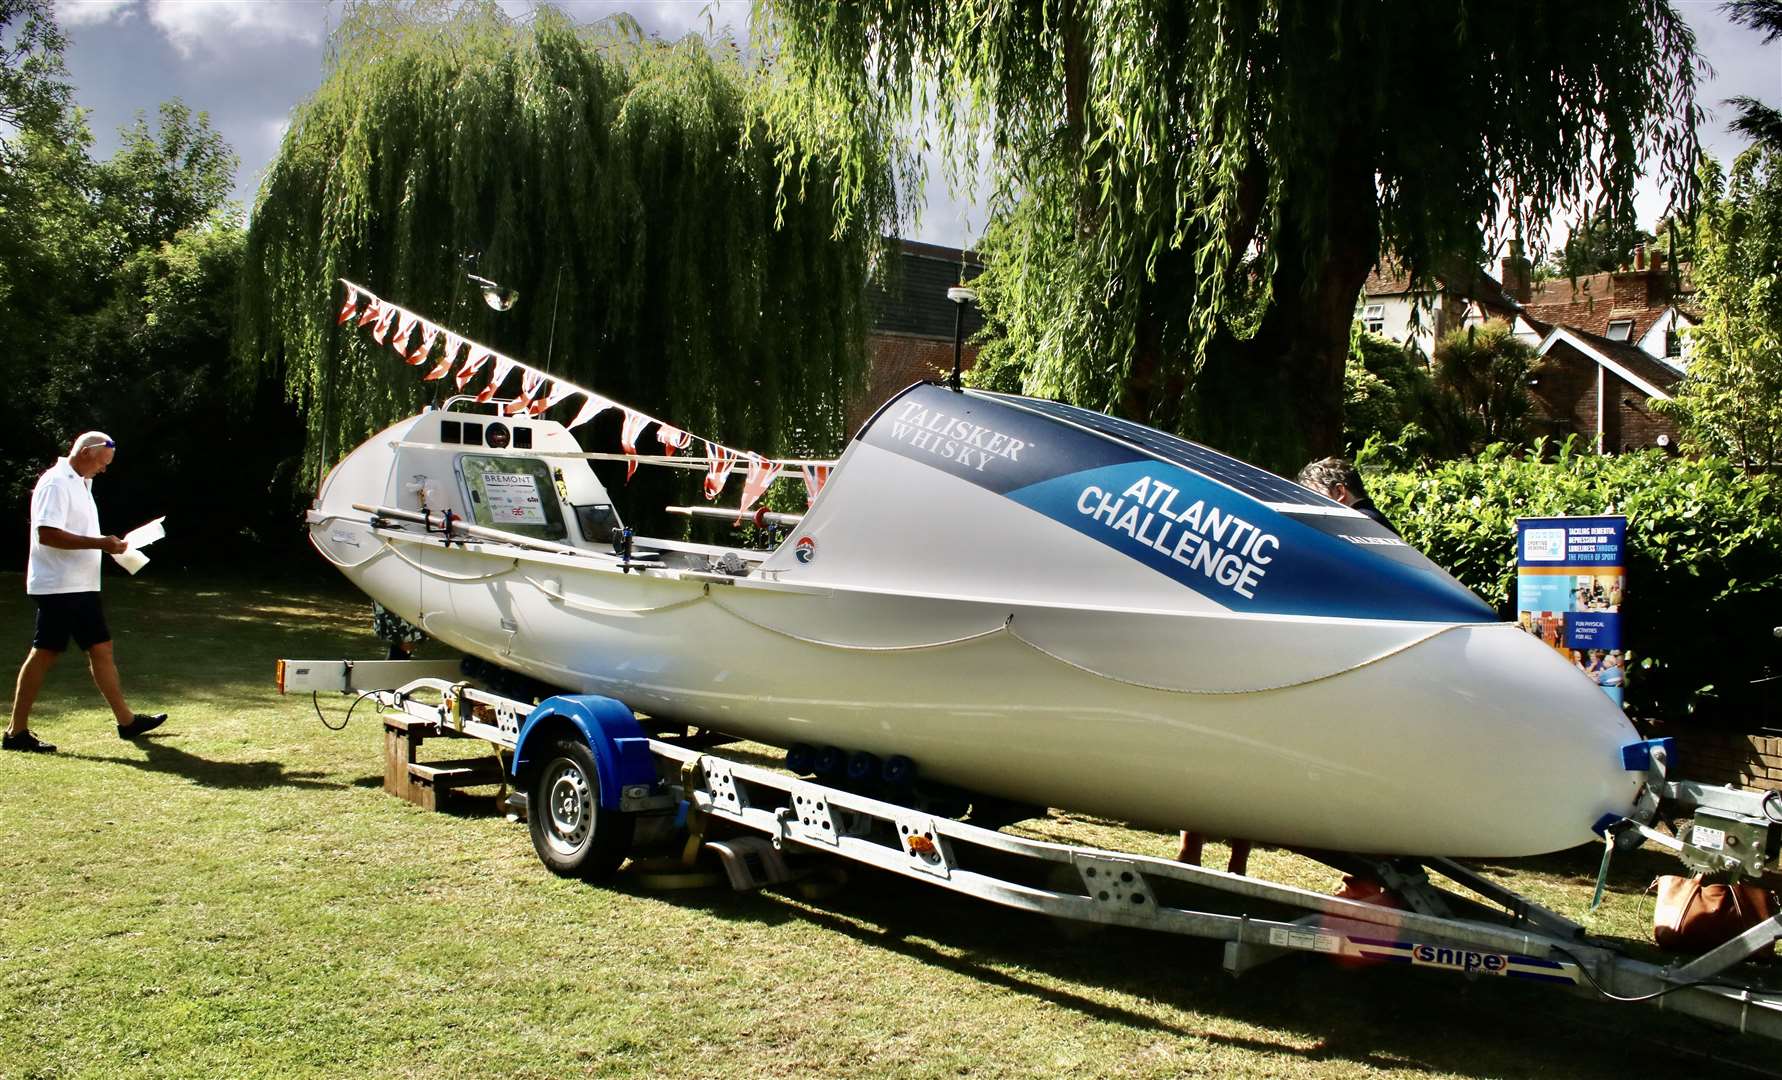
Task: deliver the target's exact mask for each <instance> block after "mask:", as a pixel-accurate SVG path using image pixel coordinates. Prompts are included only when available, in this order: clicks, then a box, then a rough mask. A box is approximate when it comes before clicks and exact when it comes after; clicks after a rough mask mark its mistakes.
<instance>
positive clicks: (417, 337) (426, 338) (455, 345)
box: [334, 278, 834, 521]
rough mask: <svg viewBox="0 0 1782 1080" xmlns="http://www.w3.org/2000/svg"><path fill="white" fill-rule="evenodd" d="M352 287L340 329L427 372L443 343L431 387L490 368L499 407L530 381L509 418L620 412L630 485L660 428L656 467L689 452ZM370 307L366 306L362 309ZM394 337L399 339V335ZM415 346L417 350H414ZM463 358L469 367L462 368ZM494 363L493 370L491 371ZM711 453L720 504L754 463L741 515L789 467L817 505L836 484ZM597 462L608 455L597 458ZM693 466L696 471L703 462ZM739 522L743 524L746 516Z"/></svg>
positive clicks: (460, 381) (710, 470)
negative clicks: (506, 390)
mask: <svg viewBox="0 0 1782 1080" xmlns="http://www.w3.org/2000/svg"><path fill="white" fill-rule="evenodd" d="M340 282H341V284H342V285H344V286H346V299H345V300H344V301H343V302H342V304H341V306H340V309H339V311H338V312H337V313H336V315H335V320H334V321H335V323H336V324H337V325H341V326H344V325H346V323H347V322H348V321H349V320H352V319H354V318H355V317H356V318H357V322H358V326H359V327H360V328H361V329H365V328H369V329H370V330H371V336H372V339H373V340H374V341H376V342H377V343H378V344H380V345H386V344H387V345H389V346H390V347H391V348H392V349H394V350H395V351H396V352H397V354H398V355H400V356H401V357H402V358H403V359H404V360H406V361H407V362H408V363H409V364H411V365H414V366H421V365H424V364H427V363H428V361H429V359H430V358H431V357H432V355H433V346H434V343H435V342H439V341H441V340H442V339H443V355H442V356H440V358H439V359H438V360H437V361H436V362H434V363H432V364H431V366H429V367H427V368H426V374H424V375H422V376H421V381H423V382H434V381H437V380H440V379H444V378H446V377H447V376H451V377H452V378H453V379H454V381H455V382H456V383H457V385H458V389H459V390H466V388H467V387H468V386H469V385H470V381H471V380H472V379H473V378H476V377H477V376H478V375H480V374H482V372H483V371H484V370H485V369H487V370H488V371H489V378H488V381H487V382H485V383H484V384H483V386H482V389H481V390H479V391H477V392H476V395H475V398H474V400H476V401H477V402H481V403H487V402H490V401H493V400H494V399H495V397H496V395H498V394H500V393H501V391H502V386H503V384H505V383H506V382H507V379H508V376H510V375H512V374H513V373H514V370H515V369H516V368H517V369H519V371H520V373H521V375H522V376H523V377H522V380H521V385H520V392H519V396H518V397H515V398H514V399H512V400H511V401H509V402H507V403H506V405H505V406H504V408H503V409H502V410H501V411H502V412H503V413H504V414H505V415H507V416H520V415H530V416H535V417H542V416H544V415H545V414H546V413H548V412H549V411H550V410H551V409H553V408H555V407H556V406H558V405H561V404H563V403H565V402H567V401H568V400H569V399H570V398H572V397H575V396H576V395H577V394H580V395H582V396H583V397H584V398H585V399H586V400H584V401H583V402H582V403H581V406H580V407H579V408H578V409H577V410H576V413H575V417H574V419H572V420H570V421H569V423H568V424H566V425H564V428H565V430H568V429H571V428H577V427H581V426H582V425H583V424H586V423H588V422H590V421H592V420H594V419H595V418H596V417H598V416H599V415H600V414H602V413H604V412H606V411H607V410H608V409H619V410H621V411H622V412H623V414H624V420H623V422H622V423H621V424H620V431H619V445H620V447H621V448H623V450H624V456H625V458H626V469H625V480H626V482H630V480H631V478H632V477H634V476H636V475H637V467H638V465H639V464H640V461H639V457H640V455H639V453H638V449H637V444H638V442H639V441H640V440H641V439H642V438H643V434H644V432H645V431H646V430H648V429H649V428H650V427H651V426H652V425H654V426H655V429H656V431H655V436H656V442H657V443H658V444H660V445H661V447H662V452H663V457H662V458H657V459H655V462H656V463H663V464H666V463H667V459H668V458H672V457H673V456H674V455H675V454H677V453H680V452H682V451H686V450H689V449H690V448H691V447H692V445H693V442H694V436H693V435H692V434H690V433H689V432H687V431H685V430H683V429H681V428H678V427H675V426H674V425H673V424H668V423H665V422H663V421H661V420H658V419H656V418H655V417H653V416H651V415H649V414H648V413H643V412H639V411H638V410H636V409H633V408H630V407H628V406H625V405H621V404H619V403H618V402H616V401H614V400H612V399H611V398H608V397H605V396H603V395H601V394H597V393H595V392H594V391H592V390H584V389H583V388H581V387H579V386H577V385H575V384H574V383H571V382H566V381H564V380H562V379H558V378H555V377H554V376H550V375H547V374H545V373H544V372H542V371H536V370H534V369H533V368H531V367H528V366H527V365H525V364H523V363H520V362H519V361H517V360H514V359H512V358H510V357H506V356H503V355H501V354H500V353H498V352H496V351H495V350H493V349H490V348H487V347H485V346H482V345H479V344H477V343H476V342H474V341H471V340H470V339H468V338H465V337H462V336H460V335H458V334H455V333H453V332H452V331H450V330H447V329H446V328H445V327H443V326H439V325H437V324H435V323H433V322H430V321H428V320H427V319H426V318H424V317H422V316H421V315H418V314H416V313H415V312H412V311H409V310H408V309H406V308H404V307H402V306H401V305H400V304H393V303H391V302H389V301H388V300H384V299H382V298H381V297H379V296H378V295H377V294H375V293H373V292H371V291H370V290H369V289H366V288H365V287H363V286H361V285H358V284H355V283H354V282H351V281H348V280H346V279H345V278H341V279H340ZM361 303H363V304H364V307H362V308H361V307H360V306H359V305H360V304H361ZM392 331H393V332H392ZM411 343H412V348H411V347H410V346H411ZM459 357H463V363H462V364H460V363H459ZM491 361H493V364H492V365H491V363H490V362H491ZM699 441H700V442H701V443H703V444H704V446H705V458H704V464H705V466H706V470H705V482H704V490H705V497H706V498H707V499H708V500H715V499H717V498H718V496H720V495H721V494H723V491H724V485H725V483H726V482H727V481H728V480H729V478H730V474H731V472H732V471H734V470H735V468H736V466H737V463H738V462H739V461H742V460H744V459H745V458H746V460H747V463H748V465H747V476H746V478H745V479H744V481H743V495H742V506H741V510H740V511H739V515H740V513H746V512H747V511H748V510H749V508H750V507H752V506H754V505H756V504H757V503H758V502H760V500H761V497H762V496H763V495H764V494H766V492H767V489H768V488H770V487H772V486H773V483H774V481H775V480H777V479H779V477H780V475H781V474H782V473H783V472H784V471H785V469H786V468H788V467H789V466H797V467H798V468H799V469H800V470H802V472H803V475H804V486H805V490H806V491H807V492H809V493H810V495H811V497H812V498H813V499H814V498H815V497H816V495H817V493H818V492H819V491H821V490H822V489H823V485H824V484H825V483H826V482H827V481H828V479H829V474H830V471H831V470H832V469H833V467H834V463H833V462H815V461H775V460H772V459H769V458H764V457H762V456H761V455H759V454H756V453H753V452H749V453H747V454H746V455H745V454H743V453H741V452H739V451H736V450H732V449H730V448H729V447H727V446H722V445H719V444H718V443H715V442H712V441H711V440H709V439H701V440H699ZM590 456H592V457H601V456H603V455H599V454H594V455H590ZM686 464H688V465H693V466H696V465H698V464H699V461H698V460H697V459H695V460H693V461H688V462H687V463H686ZM737 520H738V521H740V520H742V519H741V517H740V516H739V517H738V519H737Z"/></svg>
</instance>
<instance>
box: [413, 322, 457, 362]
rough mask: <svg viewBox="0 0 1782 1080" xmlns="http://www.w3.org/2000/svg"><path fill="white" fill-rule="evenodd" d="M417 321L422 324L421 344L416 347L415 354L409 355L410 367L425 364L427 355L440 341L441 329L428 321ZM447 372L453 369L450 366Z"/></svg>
mask: <svg viewBox="0 0 1782 1080" xmlns="http://www.w3.org/2000/svg"><path fill="white" fill-rule="evenodd" d="M417 321H418V322H419V323H420V324H421V343H420V344H419V345H416V346H415V351H414V352H411V353H409V354H408V362H409V364H410V365H419V364H425V363H426V362H427V354H428V353H431V352H432V351H433V343H434V342H435V341H438V340H439V327H437V326H434V325H433V324H432V323H430V322H428V321H427V320H426V319H420V320H417ZM446 370H447V371H450V370H451V368H450V367H449V366H448V367H447V368H446Z"/></svg>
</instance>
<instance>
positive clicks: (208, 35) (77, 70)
mask: <svg viewBox="0 0 1782 1080" xmlns="http://www.w3.org/2000/svg"><path fill="white" fill-rule="evenodd" d="M1555 2H1564V0H1555ZM1673 3H1675V4H1676V6H1677V8H1678V9H1679V10H1680V11H1682V13H1683V15H1684V18H1685V19H1687V20H1688V21H1689V23H1690V25H1691V26H1692V27H1693V28H1694V29H1695V32H1696V40H1697V46H1698V48H1699V50H1700V52H1701V54H1702V56H1703V57H1704V59H1706V60H1707V62H1708V63H1709V65H1711V66H1712V68H1713V69H1714V72H1713V75H1712V77H1710V78H1708V79H1706V80H1705V81H1704V83H1703V85H1702V88H1701V90H1700V93H1699V98H1698V100H1700V102H1701V103H1702V104H1703V105H1704V106H1706V107H1707V109H1708V111H1709V119H1708V121H1707V123H1705V124H1704V125H1703V127H1702V130H1701V140H1702V144H1703V145H1704V147H1706V148H1707V149H1708V150H1709V152H1711V153H1713V154H1714V155H1715V156H1716V157H1718V158H1720V159H1721V160H1722V161H1723V162H1725V161H1727V160H1730V159H1731V157H1732V156H1733V155H1734V154H1736V153H1737V152H1738V151H1739V150H1740V149H1742V146H1743V142H1742V140H1740V139H1739V138H1737V137H1735V136H1733V135H1731V134H1730V133H1728V132H1727V130H1726V123H1727V121H1728V119H1729V118H1730V117H1731V114H1732V110H1731V109H1729V108H1727V107H1725V106H1724V105H1722V104H1721V102H1722V101H1724V100H1725V99H1726V98H1730V97H1734V96H1737V95H1748V96H1750V97H1755V98H1757V99H1759V100H1761V101H1764V102H1766V103H1768V104H1770V105H1777V106H1782V42H1777V43H1773V44H1770V45H1764V44H1762V43H1761V42H1760V41H1759V39H1758V36H1757V35H1756V34H1755V33H1753V32H1752V31H1750V30H1747V29H1744V28H1743V27H1737V26H1734V25H1733V24H1732V23H1731V22H1729V21H1728V20H1727V19H1726V17H1725V16H1724V15H1723V14H1722V13H1721V11H1720V7H1721V0H1673ZM503 6H504V7H507V8H508V9H509V10H510V11H511V12H513V13H515V14H523V13H524V12H525V11H527V10H528V9H529V8H530V7H531V6H532V5H531V4H529V3H524V2H507V3H504V4H503ZM557 6H558V7H560V8H563V9H564V10H566V11H567V12H569V13H570V15H571V16H572V17H573V18H575V19H577V20H578V21H584V22H587V21H593V20H596V19H600V18H603V17H605V16H607V15H609V14H611V13H613V12H615V11H621V10H623V11H628V12H629V13H630V14H631V15H632V16H633V17H634V18H635V19H636V20H637V21H638V23H639V25H640V26H642V27H643V29H644V31H645V32H646V33H651V34H655V35H658V36H661V37H663V38H667V39H676V38H679V37H681V36H682V35H684V34H687V33H690V32H698V33H707V32H709V31H710V30H712V29H716V30H718V31H719V32H722V31H723V30H725V29H729V30H730V31H731V32H732V33H733V34H734V35H735V36H736V37H737V38H738V39H739V40H740V39H746V37H747V33H746V24H747V19H748V12H749V4H748V2H747V0H716V2H708V0H654V2H645V0H629V2H627V0H565V2H560V3H558V4H557ZM339 10H340V6H339V3H338V0H57V2H56V12H57V17H58V19H59V20H60V22H61V24H62V28H63V30H64V31H65V32H66V34H67V35H68V38H69V48H68V53H67V62H68V69H69V72H70V74H71V75H72V77H73V82H74V88H75V98H76V100H77V101H78V102H79V104H80V105H81V106H83V107H85V108H87V109H89V110H90V115H89V117H88V123H89V125H90V126H91V128H92V130H93V134H94V137H95V143H96V146H95V151H96V152H97V153H98V154H99V155H100V156H107V155H109V154H110V153H111V151H112V150H113V149H115V148H116V146H117V143H118V138H117V131H118V128H120V127H122V126H125V125H128V124H130V123H131V122H132V121H133V120H134V118H135V116H136V114H137V112H139V111H143V112H146V113H148V114H149V116H150V118H151V120H152V119H153V117H154V113H155V110H156V108H157V106H158V105H159V104H160V103H161V102H162V101H164V100H167V99H168V98H173V97H178V98H181V99H182V100H184V101H185V103H186V104H187V105H189V106H190V107H191V108H192V109H193V110H195V111H203V112H207V113H209V114H210V121H211V124H212V126H214V127H215V128H216V129H217V130H218V131H220V132H221V133H222V134H223V137H224V138H226V139H227V140H228V141H229V143H230V145H231V146H232V147H234V149H235V152H236V153H237V154H239V155H240V157H241V168H240V171H239V173H238V174H237V179H236V185H235V198H236V199H237V201H239V202H240V203H241V204H242V206H243V207H244V208H246V207H249V206H251V204H252V202H253V193H254V191H255V190H256V188H257V187H258V184H259V180H260V176H261V175H262V173H263V171H264V170H265V168H266V165H267V163H268V162H269V161H271V160H272V157H273V155H274V154H275V153H277V150H278V144H279V139H280V138H281V137H282V136H283V134H284V130H285V124H286V119H287V117H288V116H289V115H290V112H291V109H292V108H293V107H294V106H296V105H297V104H298V103H299V102H301V101H302V100H304V99H305V98H307V97H308V96H309V95H310V94H311V93H312V92H314V90H315V89H316V87H317V86H318V85H319V84H320V82H321V79H322V69H323V62H324V57H325V52H326V45H327V38H328V33H329V30H330V28H331V26H332V24H333V22H334V21H335V20H336V19H338V17H339ZM929 176H930V180H929V185H928V191H927V193H926V195H927V205H926V209H925V210H924V212H923V214H922V219H921V223H920V226H919V228H918V229H917V230H916V231H915V234H914V236H913V239H918V240H924V241H927V242H929V243H934V244H945V245H947V246H950V247H969V246H970V245H971V244H972V243H973V242H974V241H975V240H976V239H977V238H978V236H980V235H981V233H982V231H983V226H984V212H983V210H982V207H981V200H979V199H977V198H975V197H974V194H973V193H972V192H963V193H957V192H951V191H948V190H947V188H946V184H945V181H944V180H943V179H942V178H941V177H942V173H941V169H940V167H939V164H938V162H935V161H932V160H931V161H930V163H929ZM1665 202H1666V200H1665V196H1664V194H1663V192H1661V191H1660V190H1659V189H1658V186H1657V185H1656V184H1655V183H1652V182H1650V181H1648V182H1647V183H1645V184H1644V185H1643V186H1642V188H1641V191H1640V194H1639V197H1638V199H1637V201H1636V206H1637V208H1638V212H1639V221H1640V224H1642V225H1645V226H1647V227H1648V228H1649V227H1651V225H1652V224H1653V223H1654V222H1655V221H1656V220H1657V219H1658V217H1659V215H1660V214H1661V213H1662V212H1663V211H1664V208H1665Z"/></svg>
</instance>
